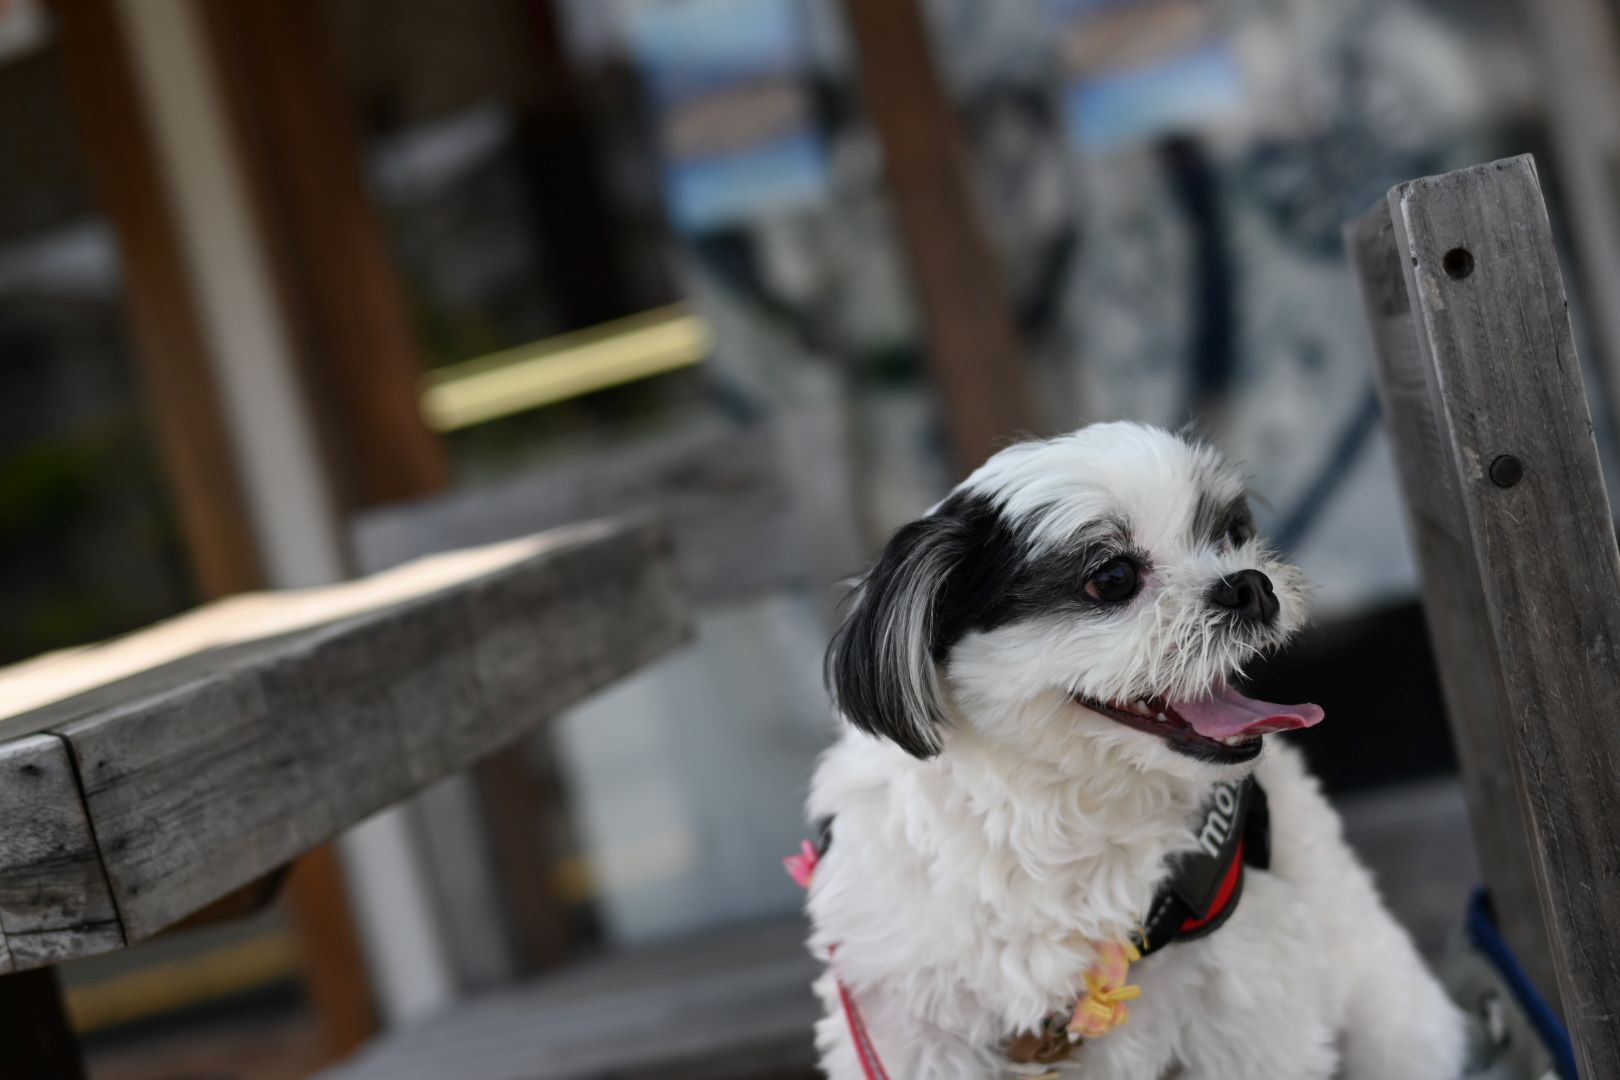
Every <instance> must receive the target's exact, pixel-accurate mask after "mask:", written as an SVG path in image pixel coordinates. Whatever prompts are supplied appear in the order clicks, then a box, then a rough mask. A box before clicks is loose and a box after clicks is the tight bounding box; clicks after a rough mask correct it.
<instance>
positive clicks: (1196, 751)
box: [797, 423, 1465, 1080]
mask: <svg viewBox="0 0 1620 1080" xmlns="http://www.w3.org/2000/svg"><path fill="white" fill-rule="evenodd" d="M1305 604H1306V586H1305V583H1304V580H1303V578H1302V576H1301V574H1300V572H1299V571H1298V570H1296V569H1295V568H1293V567H1292V566H1288V565H1286V564H1285V563H1283V562H1281V561H1280V560H1279V559H1278V557H1277V556H1276V554H1275V553H1273V552H1272V551H1271V550H1269V549H1268V548H1267V547H1266V546H1265V545H1264V543H1263V542H1262V541H1261V540H1260V539H1259V538H1258V537H1257V536H1256V535H1255V532H1254V526H1253V521H1252V518H1251V516H1250V512H1249V507H1248V503H1247V501H1246V498H1245V487H1244V482H1243V479H1242V477H1241V476H1240V475H1239V474H1238V473H1237V472H1236V471H1235V470H1234V469H1233V468H1232V467H1230V466H1229V465H1228V464H1226V463H1225V462H1224V461H1223V460H1222V458H1221V457H1220V456H1219V455H1218V454H1217V453H1216V452H1215V451H1213V450H1211V449H1210V448H1208V447H1206V446H1203V445H1200V444H1198V443H1196V442H1192V441H1189V440H1188V439H1185V438H1183V437H1180V436H1176V435H1171V434H1169V433H1166V432H1164V431H1160V430H1157V429H1154V428H1149V427H1143V426H1139V425H1135V424H1126V423H1114V424H1099V425H1095V426H1091V427H1086V428H1083V429H1081V430H1080V431H1077V432H1075V433H1074V434H1072V435H1066V436H1063V437H1061V438H1055V439H1050V440H1045V441H1036V442H1026V443H1021V444H1017V445H1014V446H1010V447H1008V448H1007V449H1005V450H1002V451H1001V452H1000V453H998V454H996V455H995V456H994V457H993V458H991V459H990V460H989V461H988V462H987V463H986V464H985V465H984V466H983V467H981V468H980V469H979V470H978V471H976V472H975V473H974V474H973V475H972V476H970V477H968V479H967V480H966V481H964V482H963V483H962V484H961V486H960V487H958V488H957V489H956V490H955V491H954V492H953V493H952V494H951V495H950V497H949V498H947V499H946V500H945V501H944V502H942V503H940V504H939V505H938V506H936V507H935V508H934V509H933V510H931V511H930V512H929V513H928V514H927V515H926V516H924V517H923V518H921V519H919V520H917V521H914V522H912V523H911V524H909V525H906V526H905V527H903V528H902V529H900V530H899V531H898V532H897V533H896V534H895V535H894V537H893V538H892V539H891V540H890V541H889V543H888V545H887V547H886V548H885V549H884V551H883V553H882V555H881V557H880V558H879V559H878V561H877V563H876V565H875V566H874V567H873V568H872V569H871V571H870V572H869V573H868V574H867V575H866V576H865V577H864V578H863V579H862V581H861V583H860V585H859V587H858V590H857V592H856V593H855V594H854V596H853V597H852V606H851V609H850V611H849V614H848V616H847V619H846V621H845V622H844V624H843V626H842V627H841V628H840V629H839V631H838V632H837V635H836V637H835V638H834V640H833V643H832V647H831V649H830V650H829V654H828V675H829V680H830V683H831V686H832V689H833V691H834V694H835V696H836V698H837V702H838V705H839V710H840V712H841V713H842V714H843V716H844V718H845V719H846V720H847V721H848V724H847V730H846V731H845V732H844V734H843V735H842V737H841V738H840V740H839V741H838V742H837V744H836V745H835V746H834V747H833V748H832V749H831V750H829V751H828V752H827V754H826V756H825V757H824V758H823V760H822V761H821V764H820V766H819V767H818V769H817V771H816V775H815V780H814V783H813V785H812V792H811V796H810V814H811V817H812V819H813V820H815V821H816V822H817V823H818V824H820V825H821V826H822V840H821V842H820V843H819V844H818V845H816V846H815V847H814V848H808V847H807V853H806V855H805V856H804V857H803V859H804V860H805V861H804V863H803V864H802V865H800V866H799V867H798V868H797V869H798V871H799V872H800V876H801V877H802V879H803V880H805V881H806V882H807V884H808V885H809V889H810V891H809V897H808V907H809V912H810V915H811V919H812V922H813V925H814V931H813V934H812V938H811V943H810V944H811V948H812V950H813V951H814V952H815V953H816V954H817V955H818V956H820V957H821V958H823V959H824V960H825V961H826V962H827V964H828V967H827V970H826V973H825V974H824V975H823V976H822V977H821V978H820V979H819V980H818V981H817V984H816V989H817V992H818V994H819V996H820V998H821V1000H822V1001H823V1003H824V1005H825V1015H824V1017H823V1019H822V1020H821V1021H820V1023H819V1024H818V1026H817V1033H816V1038H817V1046H818V1049H819V1052H820V1055H821V1061H822V1067H823V1068H824V1070H825V1071H826V1072H827V1073H828V1075H829V1076H831V1077H832V1078H834V1080H861V1078H868V1077H885V1076H886V1077H890V1078H893V1080H935V1078H940V1080H957V1078H964V1080H966V1078H972V1080H983V1078H986V1077H1007V1076H1051V1077H1081V1078H1084V1080H1114V1078H1119V1080H1155V1078H1160V1077H1170V1076H1175V1077H1180V1078H1181V1080H1271V1078H1275V1080H1316V1078H1327V1077H1347V1078H1350V1080H1455V1078H1456V1077H1457V1076H1458V1075H1459V1074H1460V1073H1461V1070H1462V1062H1463V1056H1464V1041H1465V1039H1464V1026H1463V1020H1462V1017H1461V1014H1460V1013H1459V1012H1458V1011H1457V1010H1456V1009H1455V1008H1454V1007H1453V1005H1452V1004H1451V1002H1450V1001H1449V1000H1448V999H1447V997H1446V995H1445V994H1444V992H1443V991H1442V989H1441V988H1440V986H1439V985H1438V983H1437V982H1436V981H1435V980H1434V979H1433V977H1432V976H1431V975H1430V974H1429V973H1428V971H1427V970H1426V969H1425V967H1424V965H1423V962H1422V960H1421V959H1420V957H1419V956H1418V954H1417V952H1416V950H1415V949H1414V947H1413V945H1412V943H1411V940H1410V939H1409V938H1408V936H1407V934H1406V933H1405V931H1403V930H1402V929H1401V927H1400V926H1399V925H1397V924H1396V922H1395V921H1394V919H1393V918H1392V917H1391V916H1390V914H1389V913H1388V911H1387V910H1386V909H1385V908H1384V906H1383V903H1382V901H1381V899H1380V898H1379V896H1378V893H1377V892H1376V890H1375V889H1374V886H1373V883H1372V881H1371V879H1370V877H1369V876H1368V874H1367V872H1366V871H1365V870H1364V869H1363V867H1362V866H1361V865H1360V863H1359V862H1358V861H1357V859H1356V857H1355V855H1354V854H1353V853H1352V852H1351V850H1350V849H1349V847H1348V846H1347V845H1346V844H1345V842H1344V839H1343V836H1342V831H1341V828H1340V823H1339V820H1338V818H1337V816H1336V815H1335V814H1334V812H1333V810H1332V809H1331V807H1330V806H1329V805H1328V803H1327V802H1326V800H1325V799H1324V798H1323V797H1322V795H1321V793H1320V790H1319V788H1318V785H1317V783H1316V782H1315V780H1314V779H1313V778H1312V777H1311V776H1310V775H1309V774H1308V773H1307V772H1306V770H1305V768H1304V765H1303V764H1302V762H1301V760H1300V758H1299V756H1298V754H1297V753H1296V752H1295V751H1294V750H1293V749H1292V748H1290V747H1288V746H1286V745H1281V744H1266V743H1263V741H1262V737H1263V736H1264V735H1265V734H1267V733H1269V732H1274V731H1279V730H1285V729H1289V728H1303V727H1308V726H1310V725H1312V724H1314V723H1316V722H1318V721H1319V720H1321V719H1322V711H1321V709H1319V708H1317V707H1316V706H1314V705H1273V704H1269V703H1266V702H1260V701H1254V700H1251V699H1249V698H1247V697H1244V696H1243V695H1242V694H1241V693H1240V692H1239V691H1238V690H1237V688H1236V686H1235V682H1236V680H1237V679H1238V678H1239V677H1240V676H1241V674H1242V671H1243V669H1244V666H1245V664H1246V663H1247V662H1249V661H1250V660H1252V659H1253V658H1254V657H1256V656H1258V655H1260V654H1262V653H1264V652H1266V651H1268V650H1271V649H1274V648H1276V647H1278V646H1280V645H1282V644H1283V643H1284V642H1285V641H1287V640H1288V638H1289V637H1290V636H1291V635H1292V634H1293V633H1294V631H1295V630H1296V629H1297V628H1298V627H1299V626H1300V625H1301V623H1302V622H1303V621H1304V619H1305ZM812 870H813V873H812V872H811V871H812ZM1127 1019H1128V1023H1125V1022H1122V1021H1125V1020H1127Z"/></svg>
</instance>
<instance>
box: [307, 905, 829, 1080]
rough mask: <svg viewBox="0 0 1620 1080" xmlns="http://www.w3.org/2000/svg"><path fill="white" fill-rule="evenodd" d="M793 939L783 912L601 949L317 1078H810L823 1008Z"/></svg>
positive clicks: (800, 940)
mask: <svg viewBox="0 0 1620 1080" xmlns="http://www.w3.org/2000/svg"><path fill="white" fill-rule="evenodd" d="M804 934H805V927H804V923H803V920H801V919H798V918H791V919H781V920H777V921H772V922H765V923H759V924H754V925H748V926H742V927H735V928H731V929H728V930H724V931H718V932H714V933H708V934H702V935H697V936H695V937H693V938H691V939H689V940H684V941H677V942H671V943H667V944H663V945H657V946H648V947H643V948H639V949H636V950H630V951H626V952H624V953H619V954H610V955H607V956H603V957H598V958H596V959H594V960H590V961H586V962H584V963H581V964H578V965H574V966H572V967H569V968H565V969H563V970H561V971H558V972H556V973H555V974H551V975H547V976H543V977H541V978H539V979H536V980H534V981H533V982H530V983H528V984H525V985H522V986H518V987H514V988H512V989H511V990H508V991H506V992H504V993H496V994H489V995H485V996H483V997H479V998H474V999H472V1000H470V1001H468V1002H465V1003H463V1004H461V1005H459V1006H457V1007H456V1008H454V1009H451V1010H449V1011H448V1012H447V1013H445V1014H444V1015H442V1016H440V1017H436V1018H434V1019H432V1020H429V1021H427V1022H425V1023H423V1024H421V1025H418V1026H416V1027H413V1028H411V1029H408V1030H406V1031H402V1032H400V1033H398V1034H397V1035H395V1036H393V1037H390V1038H387V1039H384V1040H381V1041H379V1042H377V1043H375V1044H373V1045H372V1046H371V1047H370V1048H368V1049H367V1050H365V1051H364V1052H362V1053H361V1054H359V1055H358V1056H357V1057H356V1058H355V1059H354V1060H353V1061H352V1062H349V1063H345V1064H343V1065H340V1066H338V1067H336V1068H334V1069H331V1070H328V1071H327V1072H325V1073H321V1074H320V1076H321V1078H322V1080H383V1078H387V1080H428V1078H434V1080H437V1078H439V1077H444V1076H455V1077H457V1078H458V1080H510V1078H512V1077H518V1076H521V1077H524V1078H526V1080H600V1078H602V1077H615V1078H623V1080H651V1078H654V1077H656V1078H659V1080H667V1078H691V1080H699V1078H702V1080H722V1078H728V1080H759V1078H762V1077H770V1076H776V1075H782V1076H794V1077H801V1076H802V1077H805V1078H806V1080H808V1078H809V1077H812V1076H815V1075H817V1074H816V1072H815V1048H814V1046H813V1042H812V1029H813V1027H814V1024H815V1021H816V1018H817V1016H818V1015H819V1013H820V1009H819V1007H818V1005H817V1003H816V1000H815V997H814V996H813V994H812V993H811V990H810V984H811V982H813V981H814V979H815V976H816V974H817V970H816V964H815V961H814V960H813V959H812V958H811V957H810V955H809V954H808V953H807V952H806V951H805V949H804ZM625 1017H633V1018H634V1020H633V1021H631V1022H630V1026H629V1028H628V1029H627V1026H626V1021H625ZM627 1030H628V1032H629V1034H628V1037H627Z"/></svg>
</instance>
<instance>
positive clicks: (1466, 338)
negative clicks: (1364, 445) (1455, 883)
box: [1389, 157, 1620, 1076]
mask: <svg viewBox="0 0 1620 1080" xmlns="http://www.w3.org/2000/svg"><path fill="white" fill-rule="evenodd" d="M1389 206H1390V215H1391V219H1392V221H1393V224H1394V234H1395V241H1396V245H1397V248H1398V250H1399V251H1400V254H1401V267H1402V271H1403V273H1404V274H1405V275H1406V283H1407V293H1408V295H1409V296H1410V297H1411V298H1412V302H1413V307H1414V309H1415V314H1416V315H1417V326H1418V338H1419V345H1420V348H1421V349H1422V351H1423V354H1424V356H1425V359H1426V360H1427V361H1428V362H1429V363H1430V364H1431V365H1432V366H1433V369H1434V371H1435V373H1436V376H1437V382H1438V390H1439V398H1438V402H1439V405H1440V409H1441V413H1442V415H1443V417H1444V421H1445V429H1446V435H1447V438H1448V442H1449V446H1450V449H1451V453H1452V461H1453V464H1454V467H1455V470H1456V476H1457V481H1458V491H1459V494H1460V496H1461V505H1462V509H1463V514H1464V517H1465V518H1466V520H1467V523H1468V530H1469V539H1470V543H1471V545H1472V548H1473V552H1474V556H1475V563H1476V565H1477V567H1478V568H1479V576H1480V582H1479V583H1480V588H1481V590H1482V592H1483V596H1484V603H1485V612H1486V615H1487V617H1488V625H1489V628H1490V634H1491V637H1492V639H1493V640H1494V641H1495V643H1496V651H1495V655H1496V659H1497V661H1498V664H1499V676H1500V686H1501V690H1502V694H1503V702H1504V705H1505V709H1504V715H1505V718H1506V720H1507V735H1508V745H1509V748H1510V756H1511V759H1512V761H1513V764H1514V770H1513V773H1514V778H1515V782H1516V785H1517V789H1518V795H1519V802H1520V806H1521V807H1522V809H1523V810H1524V813H1525V816H1526V818H1527V820H1528V823H1529V825H1530V830H1531V846H1532V851H1533V853H1534V856H1535V858H1534V860H1533V866H1534V868H1535V870H1536V885H1537V889H1538V892H1539V894H1540V897H1541V906H1542V911H1543V914H1544V916H1545V918H1546V921H1547V925H1548V931H1549V936H1550V937H1551V939H1552V944H1553V958H1554V963H1555V966H1556V968H1557V971H1558V983H1559V987H1560V990H1561V993H1562V997H1563V1003H1564V1011H1565V1015H1566V1017H1567V1019H1568V1020H1569V1022H1570V1026H1571V1028H1572V1030H1573V1033H1574V1036H1575V1042H1576V1053H1577V1058H1578V1060H1579V1065H1580V1069H1581V1073H1582V1075H1585V1076H1615V1075H1620V1024H1616V1023H1615V1022H1614V1018H1615V1017H1616V1016H1620V849H1617V848H1616V845H1615V843H1614V837H1615V836H1616V835H1617V833H1620V726H1617V725H1615V724H1614V723H1613V719H1612V715H1611V713H1612V710H1613V707H1614V702H1616V701H1617V700H1620V661H1617V655H1616V649H1617V647H1620V548H1617V547H1616V544H1615V537H1614V524H1613V518H1612V516H1611V514H1610V508H1609V502H1608V497H1607V495H1606V494H1605V491H1604V487H1603V477H1602V474H1601V471H1600V469H1599V465H1598V456H1597V446H1596V443H1595V442H1594V440H1593V436H1592V425H1591V417H1590V414H1589V412H1588V410H1587V405H1586V397H1585V393H1584V391H1583V389H1582V381H1581V370H1580V364H1579V361H1578V359H1577V357H1576V354H1575V346H1574V341H1573V338H1572V335H1571V332H1570V326H1569V317H1568V311H1567V302H1566V300H1565V297H1564V290H1563V282H1562V279H1561V277H1560V274H1559V269H1558V260H1557V254H1556V251H1555V250H1554V247H1553V241H1552V231H1551V227H1550V226H1549V224H1548V221H1547V215H1546V210H1545V207H1544V205H1543V203H1542V198H1541V190H1540V187H1539V185H1538V184H1537V181H1536V173H1535V166H1534V164H1533V163H1532V161H1531V160H1530V159H1529V158H1528V157H1519V158H1512V159H1509V160H1505V161H1498V162H1494V163H1491V164H1488V165H1481V166H1477V167H1475V168H1472V169H1465V170H1461V171H1459V172H1454V173H1447V174H1445V175H1442V176H1436V177H1429V178H1426V179H1422V180H1415V181H1412V182H1410V183H1406V184H1402V185H1399V186H1398V187H1396V188H1395V189H1394V190H1392V191H1391V192H1390V195H1389ZM1509 459H1515V460H1516V461H1517V463H1518V465H1519V469H1506V468H1505V467H1504V463H1505V462H1506V461H1508V460H1509ZM1520 470H1522V472H1521V471H1520Z"/></svg>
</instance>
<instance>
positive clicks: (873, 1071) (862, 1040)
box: [832, 949, 889, 1080]
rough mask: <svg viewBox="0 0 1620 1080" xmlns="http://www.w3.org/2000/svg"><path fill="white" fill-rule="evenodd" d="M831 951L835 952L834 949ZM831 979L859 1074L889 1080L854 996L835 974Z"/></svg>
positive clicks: (869, 1077) (870, 1078)
mask: <svg viewBox="0 0 1620 1080" xmlns="http://www.w3.org/2000/svg"><path fill="white" fill-rule="evenodd" d="M832 951H833V952H837V950H836V949H834V950H832ZM833 979H834V980H835V981H836V982H837V983H838V998H839V1000H840V1001H842V1002H843V1003H844V1019H845V1020H847V1021H848V1022H849V1037H850V1041H851V1042H853V1043H854V1044H855V1057H856V1059H857V1060H859V1061H860V1063H861V1072H863V1073H865V1074H866V1080H889V1073H888V1071H887V1070H886V1069H884V1068H883V1059H882V1058H880V1057H878V1052H877V1047H876V1046H875V1045H874V1044H873V1042H872V1033H871V1032H869V1031H867V1030H866V1020H865V1019H864V1018H862V1016H861V1007H860V1006H859V1005H857V1004H855V995H854V994H851V993H850V992H849V987H847V986H845V985H844V980H843V979H840V978H838V975H837V974H836V973H834V975H833Z"/></svg>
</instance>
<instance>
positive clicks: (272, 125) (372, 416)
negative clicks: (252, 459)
mask: <svg viewBox="0 0 1620 1080" xmlns="http://www.w3.org/2000/svg"><path fill="white" fill-rule="evenodd" d="M317 2H318V0H231V2H229V3H216V2H210V0H195V6H196V10H197V12H198V14H199V15H200V16H201V21H202V23H203V26H204V28H205V29H206V31H207V34H208V37H209V39H210V43H211V45H212V49H213V53H214V57H215V65H216V68H217V70H218V73H219V76H220V79H221V82H222V85H223V88H224V91H225V98H226V101H225V105H226V110H227V115H228V116H229V117H230V119H231V127H232V129H233V133H234V134H235V136H236V146H237V152H238V154H239V155H240V156H241V159H242V162H243V165H244V171H245V172H246V174H247V176H248V180H249V185H250V193H251V196H252V199H253V202H254V210H255V212H256V214H257V216H258V218H259V221H260V226H261V232H262V235H263V236H264V237H265V240H266V242H267V245H268V248H269V253H270V257H271V263H272V272H273V274H274V277H275V284H276V288H277V291H278V292H279V294H280V297H281V300H282V304H283V308H284V311H285V313H286V316H287V318H288V321H289V322H290V324H291V325H292V327H293V331H294V335H295V344H296V347H297V349H298V352H299V354H300V356H299V359H300V362H301V369H302V370H301V375H302V379H303V383H304V387H305V390H306V393H307V394H308V396H309V399H310V404H311V406H312V407H313V409H314V411H315V414H316V417H317V419H318V421H319V423H320V426H321V435H322V439H323V442H324V443H325V447H326V451H327V455H326V456H327V461H328V465H329V467H330V468H331V469H332V470H333V471H334V473H335V474H336V476H337V479H338V490H339V499H340V502H341V503H342V505H341V506H340V510H341V511H353V510H354V509H357V508H360V507H365V506H375V505H377V504H379V503H385V502H391V501H394V500H396V499H404V498H410V497H412V496H417V495H422V494H425V493H428V492H432V491H436V490H439V489H440V488H442V487H444V485H445V484H446V482H447V480H448V475H449V470H448V465H447V460H446V456H445V452H444V447H443V444H442V442H441V441H440V440H439V438H438V437H437V436H436V435H434V434H433V433H432V432H430V431H429V430H428V429H427V427H426V425H425V424H424V423H423V421H422V418H421V414H420V411H419V408H418V400H419V388H418V380H419V378H420V376H421V373H422V363H421V357H420V354H419V351H418V349H417V342H416V332H415V328H414V327H413V326H412V325H411V320H410V313H409V310H408V308H407V306H406V301H405V294H404V290H403V288H402V286H401V284H400V282H399V279H398V276H397V274H396V273H395V271H394V266H393V263H392V260H391V258H390V255H389V244H388V238H387V235H386V234H385V233H384V231H383V228H382V223H381V221H380V220H379V218H378V215H377V211H376V208H375V206H374V205H373V204H372V201H371V195H370V192H369V190H368V189H367V187H366V173H365V161H364V157H363V154H362V150H361V145H360V138H359V134H358V132H357V131H356V129H355V124H354V119H353V116H352V110H351V108H350V102H349V99H348V96H347V94H346V93H345V92H344V88H343V85H342V81H341V79H340V77H339V74H338V71H337V67H336V62H335V59H334V58H333V57H332V56H331V54H330V47H329V45H328V43H327V40H326V37H325V33H324V28H323V27H322V25H321V22H320V14H319V10H318V8H317V7H316V3H317Z"/></svg>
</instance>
